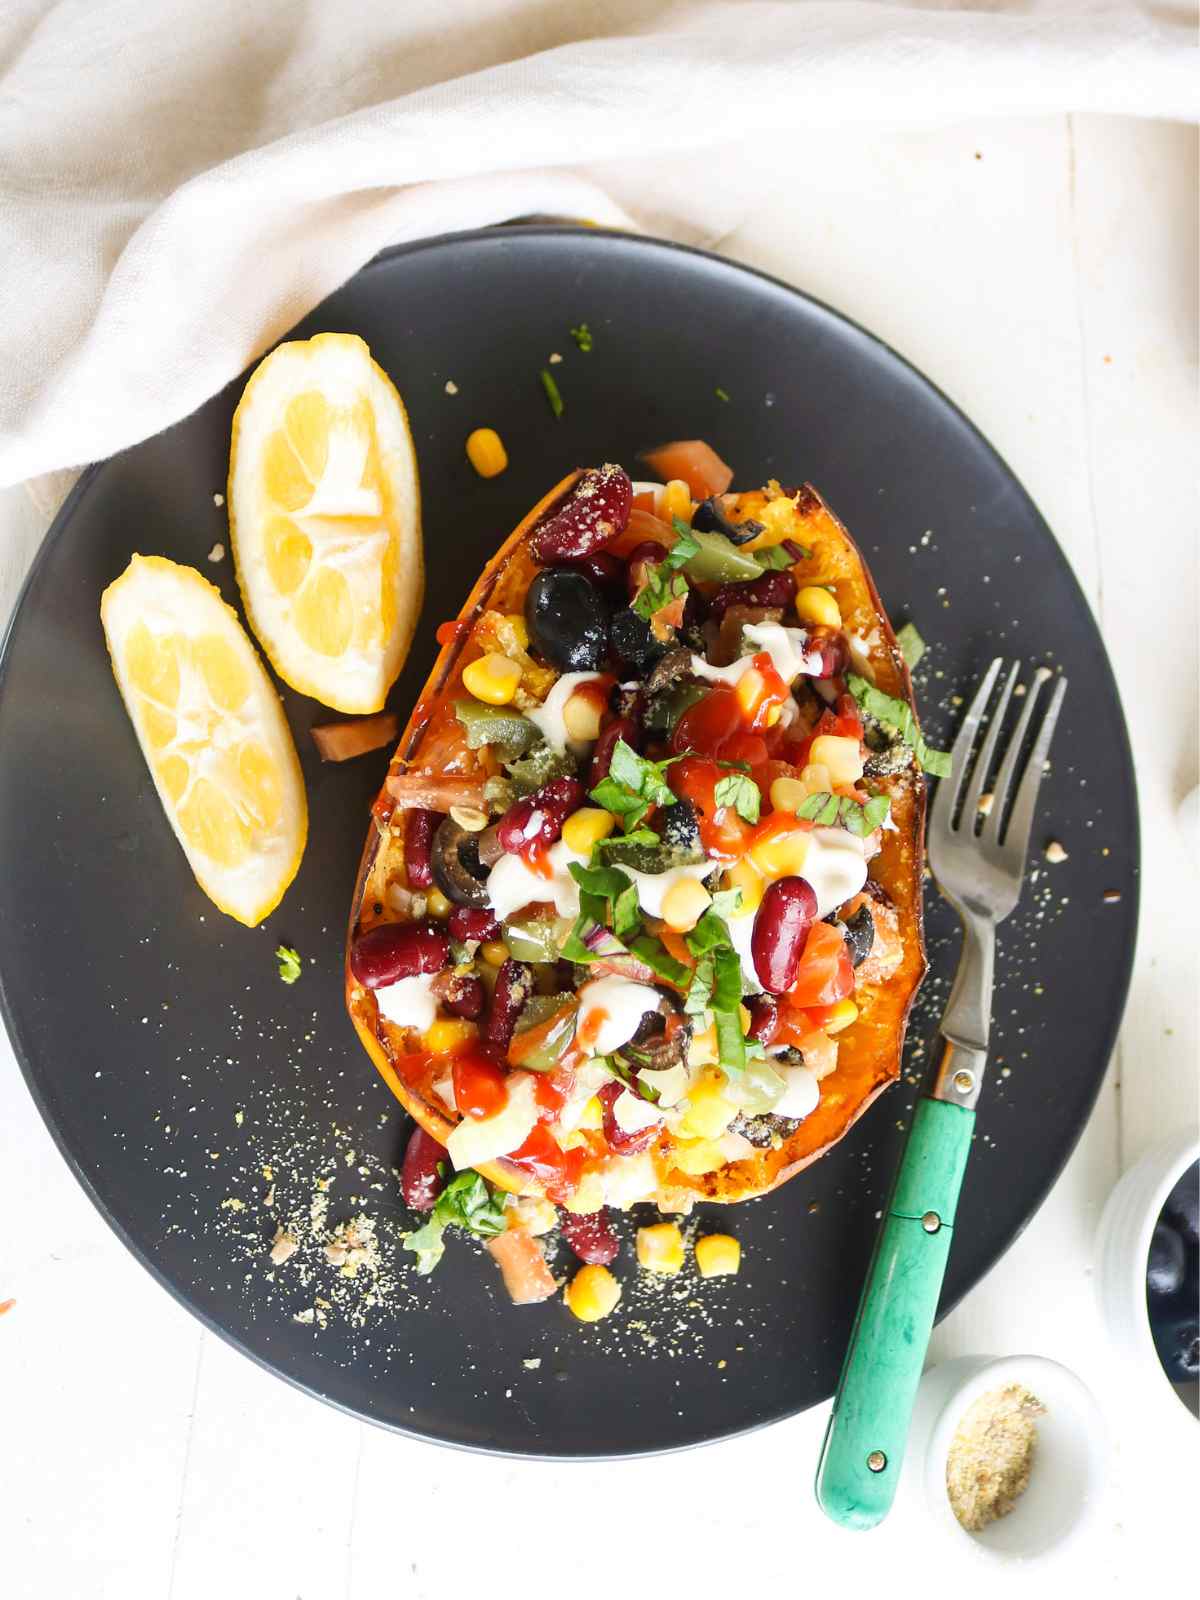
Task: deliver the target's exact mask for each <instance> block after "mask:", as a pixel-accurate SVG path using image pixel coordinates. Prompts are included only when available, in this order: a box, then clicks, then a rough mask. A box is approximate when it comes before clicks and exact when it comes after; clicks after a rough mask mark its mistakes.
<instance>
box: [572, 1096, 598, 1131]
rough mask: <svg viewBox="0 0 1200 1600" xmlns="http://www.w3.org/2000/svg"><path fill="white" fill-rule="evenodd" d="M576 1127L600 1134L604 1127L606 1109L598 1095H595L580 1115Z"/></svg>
mask: <svg viewBox="0 0 1200 1600" xmlns="http://www.w3.org/2000/svg"><path fill="white" fill-rule="evenodd" d="M575 1126H576V1127H577V1128H580V1129H584V1128H590V1129H592V1130H593V1131H595V1132H599V1130H600V1129H601V1128H602V1127H603V1126H604V1107H603V1106H602V1105H601V1103H600V1097H599V1096H598V1095H593V1096H592V1098H591V1099H590V1100H588V1101H587V1102H586V1103H585V1105H584V1108H583V1110H582V1111H581V1112H580V1113H579V1121H578V1122H577V1123H576V1124H575Z"/></svg>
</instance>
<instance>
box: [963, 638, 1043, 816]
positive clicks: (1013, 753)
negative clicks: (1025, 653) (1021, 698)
mask: <svg viewBox="0 0 1200 1600" xmlns="http://www.w3.org/2000/svg"><path fill="white" fill-rule="evenodd" d="M1049 676H1050V670H1049V668H1048V667H1039V668H1038V669H1037V671H1036V672H1035V673H1034V675H1033V682H1032V683H1031V684H1030V685H1029V689H1028V692H1027V693H1026V695H1025V704H1024V705H1023V706H1022V707H1021V715H1020V716H1019V717H1018V718H1017V725H1016V727H1015V728H1014V729H1013V731H1012V735H1011V737H1010V738H1009V741H1008V743H1007V745H1006V746H1005V749H1004V760H1003V761H1002V762H1001V763H1000V770H999V772H998V773H997V774H996V781H995V783H994V784H993V785H992V809H991V810H990V811H989V812H988V814H987V816H986V817H985V818H984V822H983V827H982V828H981V829H980V831H979V837H980V838H981V839H986V840H988V841H990V842H991V843H992V844H994V845H996V846H997V848H999V844H1000V823H1001V820H1002V819H1003V816H1004V809H1005V807H1006V806H1007V804H1008V795H1009V790H1010V789H1011V788H1012V785H1013V780H1014V778H1015V777H1016V775H1017V763H1018V761H1020V759H1021V750H1022V747H1023V746H1024V744H1025V735H1026V734H1027V733H1028V732H1029V724H1030V722H1031V721H1032V720H1033V712H1034V707H1035V705H1036V703H1037V698H1038V695H1039V694H1040V692H1041V688H1042V685H1043V684H1044V683H1045V682H1046V680H1047V678H1049Z"/></svg>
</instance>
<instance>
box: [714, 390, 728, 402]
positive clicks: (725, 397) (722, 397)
mask: <svg viewBox="0 0 1200 1600" xmlns="http://www.w3.org/2000/svg"><path fill="white" fill-rule="evenodd" d="M713 393H714V394H715V395H716V397H717V399H718V400H724V401H726V402H727V403H728V400H729V396H728V395H727V394H726V393H725V391H724V389H719V388H718V389H714V390H713Z"/></svg>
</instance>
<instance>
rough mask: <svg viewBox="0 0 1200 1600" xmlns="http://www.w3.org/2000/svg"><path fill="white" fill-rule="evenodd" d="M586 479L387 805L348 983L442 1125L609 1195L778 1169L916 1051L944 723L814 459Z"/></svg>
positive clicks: (566, 1182) (726, 1180) (563, 1188)
mask: <svg viewBox="0 0 1200 1600" xmlns="http://www.w3.org/2000/svg"><path fill="white" fill-rule="evenodd" d="M705 487H708V486H707V485H704V484H700V485H696V484H693V485H692V486H691V487H689V485H688V484H687V483H686V482H684V481H682V480H674V481H671V482H669V483H667V484H666V485H665V486H664V485H650V484H640V483H634V482H632V481H631V479H630V477H629V475H628V474H627V473H626V472H625V471H624V470H623V469H622V468H620V467H618V466H613V465H608V466H603V467H600V468H596V469H590V470H586V471H583V472H579V473H576V474H573V475H572V476H571V477H570V478H568V479H567V480H565V481H564V483H563V484H560V485H559V486H558V487H557V488H556V489H555V490H554V491H552V493H551V494H550V495H549V496H547V498H546V499H545V500H544V501H543V502H542V503H541V505H540V506H539V507H537V508H535V511H534V512H533V513H531V515H530V517H529V518H527V519H526V521H525V522H524V523H523V524H522V525H521V527H520V528H519V529H518V530H517V532H516V533H515V534H514V535H513V536H512V538H510V539H509V540H508V541H507V543H506V544H505V545H504V546H503V548H502V549H501V550H500V552H499V553H498V555H497V556H496V558H495V559H494V560H493V561H492V562H491V563H490V564H489V566H488V568H487V570H486V571H485V573H484V574H483V576H482V578H481V579H480V581H479V583H478V584H477V585H476V588H475V590H474V592H473V593H472V596H471V597H470V599H469V600H468V602H467V605H466V607H465V608H464V610H463V613H462V615H461V617H460V619H459V620H458V621H457V622H454V623H449V624H445V625H443V628H442V630H440V632H439V639H440V640H441V642H442V652H441V655H440V657H439V659H438V662H437V664H436V666H435V668H434V672H433V675H432V677H431V678H430V681H429V683H428V685H427V686H426V689H425V692H424V694H423V695H422V698H421V701H420V703H419V705H418V707H417V709H416V712H415V714H414V717H413V720H412V722H411V723H410V725H409V728H408V730H407V731H406V733H405V735H404V736H403V738H402V739H401V741H400V745H399V747H398V749H397V752H396V755H395V757H394V759H393V762H392V765H391V768H390V771H389V774H388V778H387V781H386V784H385V787H384V790H383V792H382V794H381V795H380V798H379V800H378V802H377V803H376V807H375V811H374V819H373V820H374V828H373V830H372V834H371V837H370V839H369V841H368V846H367V851H366V855H365V857H364V861H363V867H362V873H361V876H360V883H359V889H358V893H357V896H356V903H355V911H354V916H353V920H352V925H351V932H350V941H349V948H348V973H347V995H348V1003H349V1007H350V1011H351V1015H352V1017H353V1019H354V1021H355V1024H356V1027H357V1028H358V1030H359V1033H360V1035H361V1036H362V1037H363V1040H364V1042H365V1043H366V1045H367V1048H368V1050H369V1051H370V1053H371V1054H372V1056H373V1058H374V1059H375V1061H376V1064H377V1065H378V1066H379V1068H380V1071H381V1072H383V1074H384V1076H385V1077H386V1078H387V1080H388V1082H389V1084H390V1085H391V1086H392V1088H393V1089H394V1091H395V1092H396V1093H397V1094H398V1095H399V1096H400V1098H401V1099H402V1100H403V1101H404V1103H405V1104H406V1105H407V1106H408V1107H409V1109H410V1110H411V1111H412V1112H413V1114H414V1116H416V1118H417V1120H418V1121H419V1122H420V1123H421V1125H422V1126H423V1127H424V1128H425V1129H426V1131H427V1132H428V1133H429V1134H431V1135H432V1137H433V1139H435V1140H437V1141H438V1142H439V1143H440V1144H441V1145H443V1146H444V1148H445V1152H446V1154H447V1156H448V1160H449V1163H450V1165H451V1167H452V1168H453V1169H455V1170H458V1171H463V1170H465V1169H468V1168H474V1169H477V1170H479V1171H482V1172H484V1173H485V1174H486V1176H487V1177H488V1178H489V1179H490V1180H491V1181H492V1182H493V1183H496V1184H499V1185H500V1186H502V1187H504V1188H507V1189H510V1190H513V1191H515V1192H517V1193H525V1194H531V1195H539V1196H543V1197H545V1198H548V1199H550V1200H553V1201H555V1202H557V1203H560V1204H562V1205H564V1206H565V1207H566V1208H567V1210H568V1212H573V1213H575V1214H576V1215H585V1214H589V1213H593V1212H596V1211H598V1210H599V1209H600V1208H601V1207H603V1206H605V1205H616V1206H620V1207H625V1206H628V1205H630V1204H632V1203H634V1202H636V1201H640V1200H647V1199H654V1200H657V1201H658V1202H659V1204H660V1205H662V1206H663V1207H664V1208H665V1209H676V1210H686V1209H687V1207H688V1205H689V1204H690V1202H691V1200H692V1198H693V1197H706V1198H709V1199H716V1200H735V1199H741V1198H745V1197H747V1196H749V1195H752V1194H758V1193H762V1192H764V1191H765V1190H766V1189H769V1188H771V1187H772V1186H773V1185H775V1184H776V1183H779V1182H781V1181H783V1180H784V1179H785V1178H787V1177H789V1176H791V1174H792V1173H794V1172H796V1171H798V1170H799V1169H800V1168H801V1167H803V1166H804V1165H806V1164H807V1163H808V1162H809V1161H811V1160H813V1159H815V1158H816V1157H817V1156H819V1155H820V1154H821V1153H822V1152H823V1151H824V1150H825V1149H827V1148H828V1147H829V1146H830V1145H831V1144H832V1143H833V1142H834V1141H835V1140H836V1139H837V1138H839V1137H840V1136H841V1135H842V1133H844V1132H845V1130H846V1128H847V1127H849V1125H850V1124H851V1123H852V1122H853V1121H854V1119H855V1118H856V1117H857V1116H858V1115H859V1114H860V1113H861V1111H862V1110H863V1109H865V1107H866V1105H867V1104H869V1102H870V1101H871V1100H872V1099H873V1098H874V1096H875V1095H876V1094H877V1093H878V1092H879V1091H880V1090H881V1089H882V1088H884V1087H886V1085H887V1084H888V1083H889V1082H890V1081H892V1080H893V1079H894V1078H895V1077H896V1076H897V1074H898V1070H899V1058H900V1049H901V1045H902V1040H903V1032H904V1024H905V1018H906V1015H907V1011H908V1008H909V1005H910V1002H911V1000H912V996H913V994H914V992H915V990H916V987H917V985H918V984H919V982H920V978H921V975H922V973H923V970H924V956H923V950H922V944H921V924H920V885H921V870H922V826H923V815H924V781H923V771H922V769H923V767H924V768H926V769H929V770H937V768H938V760H939V758H938V755H937V753H936V752H933V751H930V750H929V749H928V748H927V747H926V746H925V744H924V742H923V740H922V738H921V735H920V732H919V728H918V724H917V719H916V716H915V712H914V708H913V704H912V695H911V685H910V683H909V678H908V673H907V669H906V668H905V666H904V662H903V659H902V656H901V654H900V652H899V650H898V648H897V646H896V641H895V638H894V635H893V633H892V630H891V627H890V625H889V623H888V619H887V617H886V615H885V613H884V612H883V610H882V607H881V606H880V603H879V600H878V596H877V595H876V593H875V590H874V587H873V585H872V583H871V580H870V577H869V575H868V574H867V572H866V569H865V567H864V565H863V563H862V560H861V557H860V556H859V554H858V552H857V550H856V549H855V547H854V545H853V543H852V542H851V540H850V539H849V537H848V535H847V534H846V533H845V531H844V530H843V529H842V527H841V525H840V524H839V523H838V522H837V521H836V519H835V518H834V517H833V516H832V515H831V513H830V512H829V511H828V510H827V508H826V507H825V506H824V505H823V503H822V502H821V500H820V498H819V496H818V495H817V494H816V493H815V492H814V491H813V490H812V489H810V488H807V487H805V488H801V489H799V490H795V491H792V490H784V489H782V488H781V487H780V486H779V485H778V484H777V483H770V484H768V485H767V486H766V488H764V489H761V490H754V491H750V492H744V493H732V492H728V491H727V492H723V493H711V494H709V495H708V496H707V498H697V497H695V496H694V494H693V490H694V489H697V488H701V489H702V488H705Z"/></svg>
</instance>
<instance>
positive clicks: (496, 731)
mask: <svg viewBox="0 0 1200 1600" xmlns="http://www.w3.org/2000/svg"><path fill="white" fill-rule="evenodd" d="M454 715H455V716H456V717H457V718H458V720H459V721H460V722H461V723H462V725H463V728H464V729H465V730H466V735H467V744H468V746H469V748H470V749H472V750H478V749H479V748H480V747H481V746H482V745H485V744H490V745H494V746H495V748H496V750H497V751H498V752H499V754H500V756H501V758H502V759H503V760H510V759H512V758H513V757H516V756H522V755H524V754H525V752H526V750H528V749H529V748H530V746H531V745H533V744H535V743H536V742H537V740H538V738H539V737H540V735H539V733H538V730H537V727H536V726H535V724H534V723H532V722H530V720H529V718H528V717H523V716H522V715H521V713H520V712H519V711H514V710H512V708H511V707H510V706H487V705H484V703H483V701H482V700H456V701H455V702H454Z"/></svg>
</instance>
